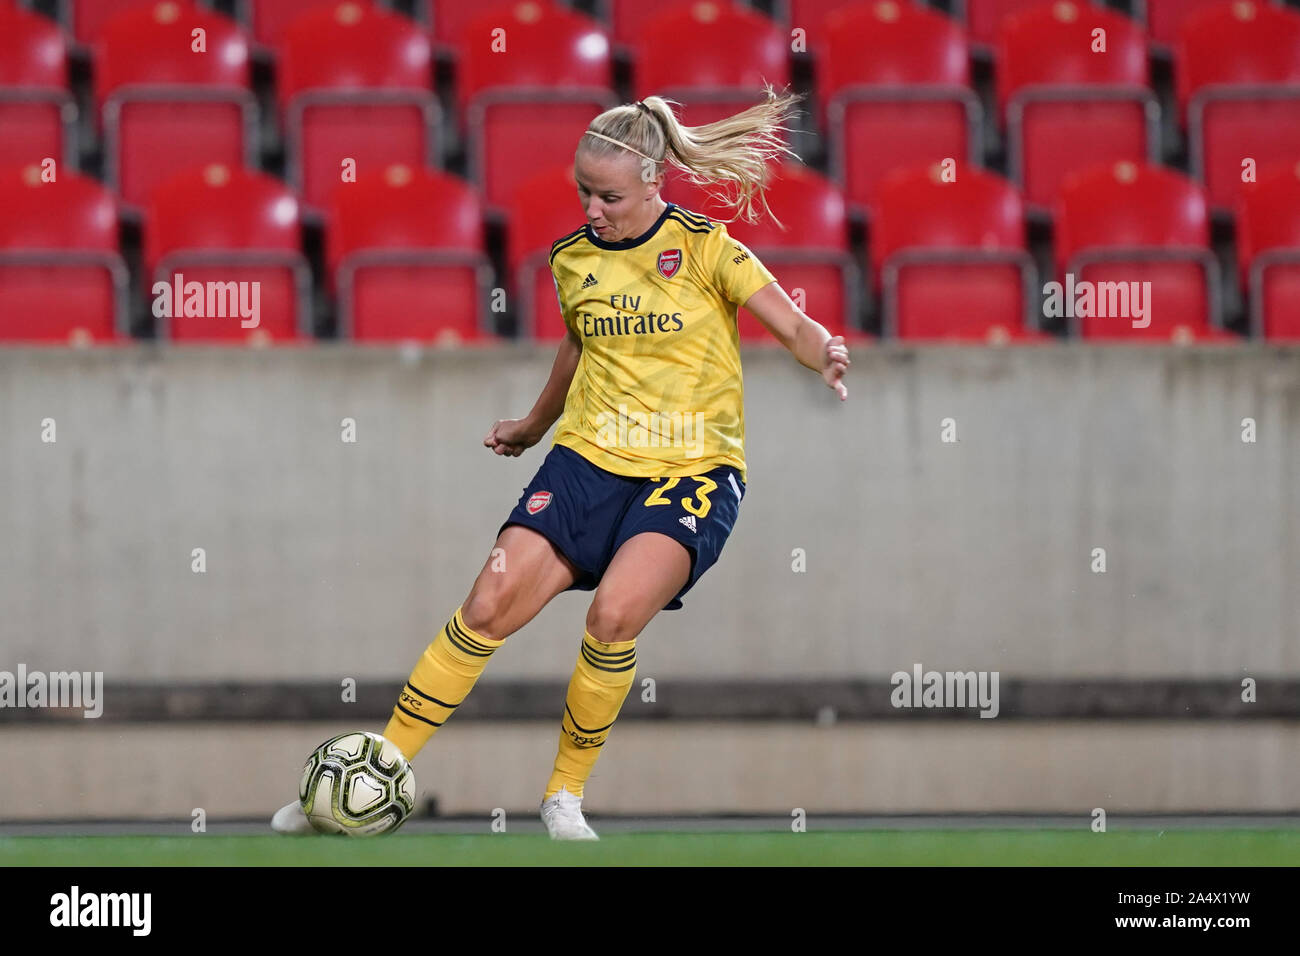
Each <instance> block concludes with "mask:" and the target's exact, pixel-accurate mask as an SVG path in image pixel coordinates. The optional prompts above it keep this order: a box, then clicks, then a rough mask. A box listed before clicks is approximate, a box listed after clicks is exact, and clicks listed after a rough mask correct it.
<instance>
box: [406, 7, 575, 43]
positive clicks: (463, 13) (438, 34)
mask: <svg viewBox="0 0 1300 956" xmlns="http://www.w3.org/2000/svg"><path fill="white" fill-rule="evenodd" d="M520 2H521V0H475V2H474V3H458V2H456V0H438V2H435V3H434V5H433V29H432V32H433V39H434V42H435V43H437V44H438V45H439V46H441V47H444V48H447V49H449V50H450V51H452V53H453V54H454V53H455V50H456V47H457V45H458V44H459V43H460V40H461V35H462V34H463V33H464V32H465V28H466V27H467V26H469V25H470V23H471V22H472V21H474V20H477V19H478V18H479V17H482V16H483V15H484V14H487V13H498V14H500V13H502V12H505V11H506V10H507V8H509V7H513V6H516V5H518V4H519V3H520ZM522 2H525V3H531V4H532V5H533V6H536V7H552V6H554V5H555V2H554V0H522ZM525 16H527V14H525Z"/></svg>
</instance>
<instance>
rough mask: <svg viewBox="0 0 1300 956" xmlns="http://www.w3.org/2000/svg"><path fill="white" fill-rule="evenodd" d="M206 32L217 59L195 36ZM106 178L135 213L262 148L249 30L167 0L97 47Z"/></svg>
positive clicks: (137, 14) (124, 19)
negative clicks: (212, 168)
mask: <svg viewBox="0 0 1300 956" xmlns="http://www.w3.org/2000/svg"><path fill="white" fill-rule="evenodd" d="M195 29H203V30H205V31H206V45H207V53H206V54H200V53H196V52H194V51H193V50H192V48H191V45H192V43H193V42H194V41H193V40H192V39H191V31H193V30H195ZM94 51H95V53H94V55H95V68H96V70H95V95H96V99H97V102H98V103H99V104H100V105H101V107H102V110H103V119H104V130H105V142H104V154H105V179H106V180H107V181H108V183H109V185H110V186H112V187H113V188H115V189H116V190H117V192H118V195H119V196H121V198H122V201H123V202H124V203H126V204H128V205H129V206H131V207H140V206H143V205H144V204H145V202H146V201H147V200H148V198H149V194H150V193H151V192H152V191H153V189H154V188H155V187H156V186H157V185H158V184H159V183H162V182H164V181H165V180H167V179H169V178H171V177H172V176H174V175H175V174H176V173H178V172H180V171H182V170H185V169H188V168H190V167H192V166H194V165H196V164H200V163H209V162H216V163H226V164H229V165H240V164H243V163H245V162H248V161H249V160H250V159H251V157H252V154H253V152H254V139H255V135H256V134H255V132H254V130H255V128H256V127H255V124H256V104H255V102H254V99H253V94H252V92H251V90H250V89H249V62H248V42H247V40H245V38H244V35H243V32H242V31H241V30H240V28H239V26H238V25H237V24H235V23H234V22H233V21H231V20H229V19H227V18H226V17H223V16H219V15H217V14H215V13H212V12H211V11H210V10H208V9H207V8H206V7H201V6H197V5H196V4H194V3H192V2H190V0H159V2H157V3H153V4H150V5H148V6H146V7H140V8H137V9H134V10H129V11H128V12H126V13H123V14H121V15H119V16H116V17H114V18H113V19H112V20H110V21H109V22H108V23H107V24H106V25H105V26H104V28H103V29H102V30H101V32H100V35H99V37H98V39H97V40H96V41H95V47H94Z"/></svg>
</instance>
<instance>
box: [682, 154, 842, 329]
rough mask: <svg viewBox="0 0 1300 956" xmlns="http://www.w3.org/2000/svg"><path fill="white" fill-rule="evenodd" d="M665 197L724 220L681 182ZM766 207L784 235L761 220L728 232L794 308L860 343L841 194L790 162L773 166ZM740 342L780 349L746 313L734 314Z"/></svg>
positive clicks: (716, 207)
mask: <svg viewBox="0 0 1300 956" xmlns="http://www.w3.org/2000/svg"><path fill="white" fill-rule="evenodd" d="M663 197H664V198H665V199H667V200H669V201H671V202H675V203H677V204H678V205H679V206H682V207H683V208H685V209H687V210H689V211H691V212H694V213H696V214H698V215H703V216H707V217H709V218H711V219H712V218H718V217H724V216H727V215H728V212H727V210H726V208H725V206H724V205H723V204H722V203H719V202H717V201H716V200H715V199H713V198H710V192H709V190H707V189H704V188H702V187H699V186H696V185H694V184H692V183H690V182H688V181H687V180H685V179H683V178H681V177H675V178H673V179H672V180H670V181H669V182H667V183H665V188H664V192H663ZM767 204H768V206H769V208H771V210H772V212H774V213H775V214H776V216H777V218H778V219H780V220H781V222H782V223H783V224H784V225H785V227H786V228H785V231H782V229H781V228H780V227H779V226H777V225H776V223H775V222H773V221H772V219H771V218H770V217H769V216H767V215H764V216H763V217H762V219H760V220H759V222H757V223H753V224H751V223H747V222H744V221H743V220H740V219H737V220H735V221H734V222H729V223H727V224H726V226H727V232H728V234H729V235H731V236H732V237H734V238H735V239H738V240H740V241H741V242H743V243H744V244H745V245H746V246H748V247H749V248H750V249H751V250H753V252H754V254H755V255H756V256H758V258H759V259H760V260H761V261H762V263H763V264H764V265H765V266H767V267H768V268H769V269H770V270H771V271H772V274H773V275H774V276H776V279H777V281H778V282H779V283H780V284H781V287H782V288H784V289H785V290H786V292H787V293H788V294H789V295H790V297H791V298H792V299H794V301H795V305H797V306H799V307H800V308H801V309H802V310H803V311H804V312H806V313H807V314H808V315H810V316H811V317H812V318H814V319H816V320H817V321H818V322H820V323H821V324H822V325H824V326H826V328H827V329H828V330H829V331H830V333H831V334H832V335H843V336H845V337H846V338H849V339H862V338H865V337H866V335H865V333H864V332H862V330H861V328H860V327H859V318H858V316H859V307H860V303H859V298H858V289H859V288H860V286H861V282H862V277H861V275H860V273H859V270H858V268H857V265H856V264H855V263H854V261H853V258H852V256H851V255H850V254H849V248H850V247H849V224H848V215H847V212H846V208H845V207H846V204H845V200H844V195H843V193H841V192H840V190H839V189H838V188H837V187H836V186H835V184H834V183H832V182H831V181H830V180H828V179H826V178H825V177H824V176H822V175H820V174H819V173H817V172H814V171H813V170H811V169H808V168H807V167H806V166H802V165H800V164H799V163H795V162H786V163H782V164H780V165H779V166H775V167H773V168H772V181H771V183H770V185H769V186H768V189H767ZM736 322H737V327H738V329H739V332H740V339H741V341H742V342H757V343H762V344H767V345H777V344H779V343H778V342H777V340H776V339H775V338H773V337H772V335H771V333H770V332H768V331H767V329H765V328H764V327H763V325H762V324H761V323H760V322H759V321H758V319H756V318H754V316H753V315H752V314H750V312H749V311H748V310H747V309H743V308H742V309H740V310H739V312H738V314H737V316H736Z"/></svg>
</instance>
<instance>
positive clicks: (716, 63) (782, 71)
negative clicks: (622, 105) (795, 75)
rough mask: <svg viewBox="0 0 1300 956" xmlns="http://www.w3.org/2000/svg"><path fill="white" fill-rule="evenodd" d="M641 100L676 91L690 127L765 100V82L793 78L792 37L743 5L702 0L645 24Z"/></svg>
mask: <svg viewBox="0 0 1300 956" xmlns="http://www.w3.org/2000/svg"><path fill="white" fill-rule="evenodd" d="M632 57H633V75H634V86H635V88H636V91H637V92H636V96H637V99H645V97H647V96H651V95H656V96H666V97H671V98H672V99H674V100H676V101H677V102H679V103H681V104H682V105H683V107H684V110H683V112H682V120H683V122H685V123H686V124H687V125H689V126H702V125H704V124H706V123H713V122H716V121H717V120H720V119H722V118H724V117H727V116H730V115H732V114H733V113H738V112H740V111H741V110H743V109H747V108H749V107H751V106H754V105H755V104H757V103H758V102H760V99H761V94H762V90H763V84H764V83H765V82H768V83H771V84H772V85H773V86H774V87H776V88H777V89H781V88H783V87H784V86H786V85H787V84H788V83H789V82H790V44H789V39H788V38H787V37H786V35H785V34H783V33H782V32H781V31H780V30H779V29H778V28H777V26H776V24H774V23H773V22H772V21H771V20H769V19H768V18H767V17H765V16H762V15H761V14H758V13H754V12H753V11H752V10H748V9H745V8H743V7H732V6H728V5H726V4H723V3H717V2H714V0H699V2H698V3H693V4H691V5H689V6H687V7H683V8H678V7H673V8H671V9H670V10H668V12H666V13H663V14H662V15H659V16H656V17H655V18H654V19H653V20H651V21H650V22H649V23H647V24H645V26H644V27H643V28H642V30H641V32H640V34H639V35H638V36H637V37H636V39H635V41H634V42H633V44H632Z"/></svg>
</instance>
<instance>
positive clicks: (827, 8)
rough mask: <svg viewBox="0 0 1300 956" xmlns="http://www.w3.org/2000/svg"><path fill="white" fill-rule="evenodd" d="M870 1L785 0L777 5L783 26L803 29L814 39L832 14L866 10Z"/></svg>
mask: <svg viewBox="0 0 1300 956" xmlns="http://www.w3.org/2000/svg"><path fill="white" fill-rule="evenodd" d="M868 2H869V0H785V3H783V4H777V6H778V7H779V8H781V10H780V12H781V14H782V16H783V17H784V19H783V20H782V24H783V25H785V26H788V27H791V28H802V29H804V30H806V31H808V35H809V36H810V37H814V36H816V35H817V33H819V32H820V31H821V27H822V25H823V24H825V22H826V18H827V17H829V16H830V15H831V14H832V13H836V12H837V11H840V10H845V9H848V8H850V7H857V8H858V9H860V10H861V9H864V8H865V7H867V6H868Z"/></svg>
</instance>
